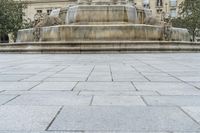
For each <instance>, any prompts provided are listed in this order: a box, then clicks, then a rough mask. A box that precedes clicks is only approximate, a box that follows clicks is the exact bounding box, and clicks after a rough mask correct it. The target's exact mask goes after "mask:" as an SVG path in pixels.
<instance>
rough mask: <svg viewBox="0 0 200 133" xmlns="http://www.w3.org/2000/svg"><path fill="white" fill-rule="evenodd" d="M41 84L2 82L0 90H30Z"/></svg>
mask: <svg viewBox="0 0 200 133" xmlns="http://www.w3.org/2000/svg"><path fill="white" fill-rule="evenodd" d="M37 84H39V82H0V90H29V89H31V88H32V87H34V86H36V85H37Z"/></svg>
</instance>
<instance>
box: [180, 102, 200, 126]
mask: <svg viewBox="0 0 200 133" xmlns="http://www.w3.org/2000/svg"><path fill="white" fill-rule="evenodd" d="M182 109H183V110H184V111H185V112H186V113H187V114H189V115H190V116H191V117H192V118H193V119H194V120H196V121H197V122H198V123H200V107H195V106H188V107H182Z"/></svg>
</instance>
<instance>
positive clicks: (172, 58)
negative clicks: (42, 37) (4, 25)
mask: <svg viewBox="0 0 200 133" xmlns="http://www.w3.org/2000/svg"><path fill="white" fill-rule="evenodd" d="M132 132H133V133H197V132H200V54H198V53H176V54H175V53H163V54H161V53H152V54H82V55H81V54H79V55H78V54H51V55H48V54H0V133H132Z"/></svg>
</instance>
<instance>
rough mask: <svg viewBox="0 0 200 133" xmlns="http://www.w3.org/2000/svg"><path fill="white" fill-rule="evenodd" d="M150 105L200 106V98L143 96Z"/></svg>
mask: <svg viewBox="0 0 200 133" xmlns="http://www.w3.org/2000/svg"><path fill="white" fill-rule="evenodd" d="M143 98H144V99H145V101H146V102H147V104H148V105H154V106H200V96H143Z"/></svg>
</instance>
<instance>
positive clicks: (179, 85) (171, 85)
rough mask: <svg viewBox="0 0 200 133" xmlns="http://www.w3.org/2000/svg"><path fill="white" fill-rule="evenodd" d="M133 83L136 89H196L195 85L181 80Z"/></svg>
mask: <svg viewBox="0 0 200 133" xmlns="http://www.w3.org/2000/svg"><path fill="white" fill-rule="evenodd" d="M134 85H135V87H136V88H137V89H138V90H154V91H160V90H161V91H163V90H168V91H169V90H172V91H174V90H183V91H184V90H186V91H187V90H191V91H193V90H195V91H196V90H197V89H196V88H195V87H193V86H191V85H188V84H186V83H183V82H134Z"/></svg>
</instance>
